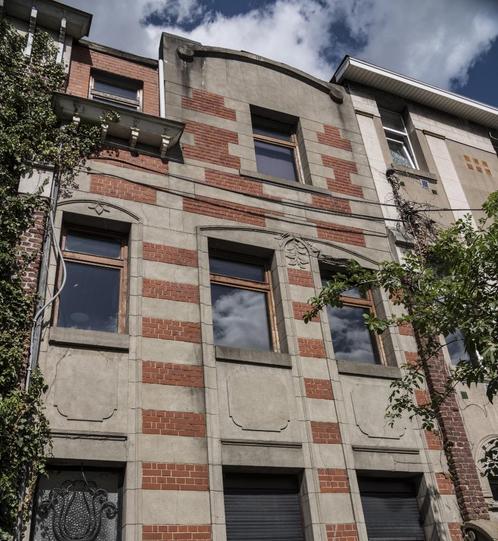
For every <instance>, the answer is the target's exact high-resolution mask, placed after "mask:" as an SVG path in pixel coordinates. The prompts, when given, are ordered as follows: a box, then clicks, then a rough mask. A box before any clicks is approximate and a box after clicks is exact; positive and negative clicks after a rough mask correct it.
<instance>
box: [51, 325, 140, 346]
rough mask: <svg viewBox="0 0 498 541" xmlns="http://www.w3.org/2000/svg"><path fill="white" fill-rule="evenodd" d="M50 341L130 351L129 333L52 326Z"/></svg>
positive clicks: (52, 342)
mask: <svg viewBox="0 0 498 541" xmlns="http://www.w3.org/2000/svg"><path fill="white" fill-rule="evenodd" d="M49 342H50V343H51V344H65V345H69V346H86V347H89V348H91V349H112V350H114V351H128V350H129V347H130V336H129V335H128V334H118V333H111V332H102V331H87V330H83V329H67V328H64V327H52V328H51V329H50V336H49Z"/></svg>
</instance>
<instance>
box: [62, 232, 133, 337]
mask: <svg viewBox="0 0 498 541" xmlns="http://www.w3.org/2000/svg"><path fill="white" fill-rule="evenodd" d="M73 231H74V232H76V233H83V234H85V235H93V236H98V237H107V238H112V239H117V240H119V241H120V243H121V247H120V257H119V259H118V258H112V257H104V256H96V255H92V254H85V253H82V252H73V251H69V250H66V241H67V236H68V234H69V233H71V232H73ZM61 252H62V257H63V259H64V262H65V263H68V262H69V263H71V262H73V263H79V264H83V265H89V266H94V267H105V268H111V269H119V270H120V276H119V303H118V314H117V316H118V317H117V319H118V325H117V329H116V331H112V332H109V334H125V333H126V332H127V328H128V326H127V315H128V310H127V308H128V236H127V235H125V234H122V233H118V232H114V231H103V230H101V229H98V228H94V227H86V226H80V225H72V224H63V226H62V230H61ZM61 283H62V269H61V265H60V264H59V266H58V272H57V286H58V287H60V285H61ZM60 302H61V297H60V296H59V297H58V298H57V300H56V303H55V306H54V312H53V318H52V324H53V325H55V326H58V323H59V309H60ZM74 328H75V329H78V330H81V331H89V332H101V331H95V330H93V329H80V328H79V327H74ZM102 332H103V331H102ZM105 332H107V331H105Z"/></svg>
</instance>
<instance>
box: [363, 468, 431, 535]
mask: <svg viewBox="0 0 498 541" xmlns="http://www.w3.org/2000/svg"><path fill="white" fill-rule="evenodd" d="M358 485H359V487H360V496H361V505H362V507H363V514H364V516H365V523H366V527H367V534H368V539H369V540H371V541H375V540H377V541H387V540H389V539H392V540H393V541H399V540H400V539H402V540H403V541H424V540H425V536H424V528H423V525H422V520H421V516H420V511H419V508H418V503H417V492H418V479H417V478H405V479H396V478H394V479H393V478H385V477H366V476H365V477H359V478H358Z"/></svg>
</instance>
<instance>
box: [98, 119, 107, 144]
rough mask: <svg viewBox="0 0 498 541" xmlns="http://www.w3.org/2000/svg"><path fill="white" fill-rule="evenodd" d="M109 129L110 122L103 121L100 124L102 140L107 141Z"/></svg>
mask: <svg viewBox="0 0 498 541" xmlns="http://www.w3.org/2000/svg"><path fill="white" fill-rule="evenodd" d="M108 129H109V124H107V123H106V122H102V123H101V124H100V140H101V141H102V142H104V141H105V138H106V137H107V130H108Z"/></svg>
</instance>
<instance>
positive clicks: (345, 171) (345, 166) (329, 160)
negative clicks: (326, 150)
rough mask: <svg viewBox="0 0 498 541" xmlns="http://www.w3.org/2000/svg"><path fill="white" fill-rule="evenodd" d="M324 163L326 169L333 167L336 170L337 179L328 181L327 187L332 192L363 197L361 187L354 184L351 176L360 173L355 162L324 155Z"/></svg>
mask: <svg viewBox="0 0 498 541" xmlns="http://www.w3.org/2000/svg"><path fill="white" fill-rule="evenodd" d="M322 163H323V165H325V167H331V168H332V169H333V170H334V177H335V178H333V179H332V178H329V179H327V185H328V188H329V190H330V191H331V192H337V193H342V194H345V195H354V196H356V197H363V190H362V189H361V186H358V185H356V184H353V181H352V180H351V174H352V173H358V169H357V167H356V164H355V163H354V162H351V161H349V160H341V159H340V158H334V157H332V156H327V155H325V154H322Z"/></svg>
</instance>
